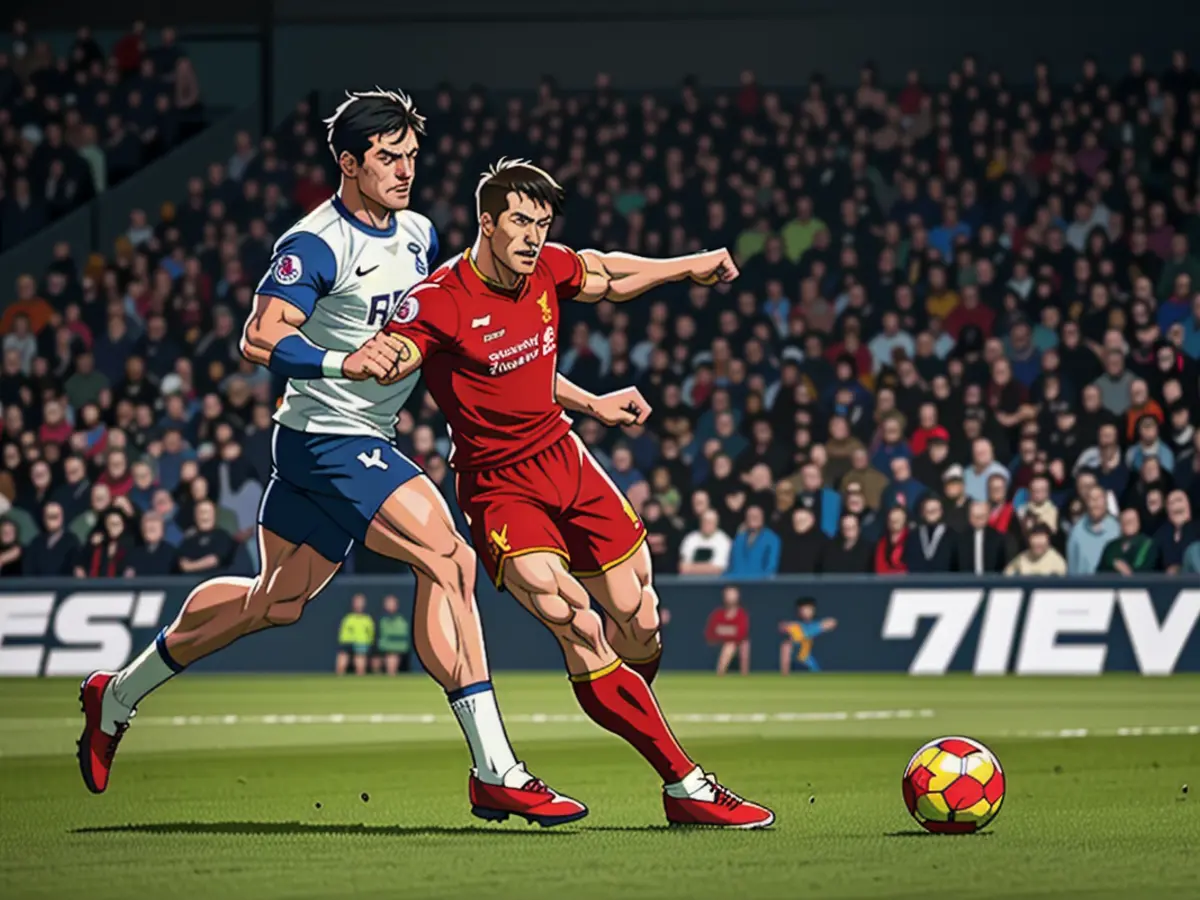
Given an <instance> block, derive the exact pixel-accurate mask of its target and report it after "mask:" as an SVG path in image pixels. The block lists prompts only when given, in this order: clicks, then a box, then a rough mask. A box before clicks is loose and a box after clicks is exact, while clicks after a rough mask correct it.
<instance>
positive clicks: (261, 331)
mask: <svg viewBox="0 0 1200 900" xmlns="http://www.w3.org/2000/svg"><path fill="white" fill-rule="evenodd" d="M307 319H308V315H307V314H306V313H305V312H304V310H302V309H300V308H299V307H298V306H295V305H294V304H292V303H289V302H288V301H287V300H284V299H283V298H282V297H273V296H271V295H269V294H255V295H254V308H253V309H252V310H251V313H250V317H249V318H248V319H247V320H246V326H245V328H244V329H243V330H242V340H241V350H242V356H244V357H245V358H246V359H248V360H250V361H251V362H253V363H257V364H258V365H260V366H266V367H267V368H269V369H270V370H271V371H272V372H277V373H279V374H280V375H284V376H286V377H288V378H302V379H309V378H349V379H351V380H352V381H365V380H366V379H368V378H374V379H375V380H377V381H379V382H382V383H384V384H391V383H393V382H395V381H399V380H400V378H403V377H404V375H403V374H402V375H397V370H398V368H399V365H400V357H401V355H402V354H403V352H404V351H405V347H404V344H403V342H402V340H401V339H399V338H397V337H394V336H391V335H385V334H383V333H380V334H377V335H375V336H374V337H372V338H371V339H370V340H368V341H367V342H366V343H365V344H363V345H362V346H361V347H359V348H358V349H357V350H354V351H352V352H344V351H338V350H329V349H326V348H324V347H318V346H317V345H316V344H314V343H313V342H312V341H310V340H309V339H308V338H307V337H305V336H304V334H302V333H301V331H300V327H301V326H302V325H303V324H304V323H305V321H306V320H307ZM404 374H408V373H407V372H405V373H404Z"/></svg>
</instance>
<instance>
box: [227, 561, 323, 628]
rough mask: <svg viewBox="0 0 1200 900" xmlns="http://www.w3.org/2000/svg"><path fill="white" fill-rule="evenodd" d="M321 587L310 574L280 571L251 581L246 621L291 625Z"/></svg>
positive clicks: (321, 584) (288, 570) (296, 620)
mask: <svg viewBox="0 0 1200 900" xmlns="http://www.w3.org/2000/svg"><path fill="white" fill-rule="evenodd" d="M322 587H323V583H315V579H314V578H313V577H311V573H308V572H299V571H297V570H290V569H288V568H284V569H281V570H279V571H277V572H274V573H271V574H270V575H268V576H266V577H263V578H260V579H258V580H257V581H255V583H254V586H253V587H252V588H251V589H250V593H249V595H248V597H247V602H246V612H247V614H248V618H251V619H253V620H254V621H255V622H256V623H261V624H266V625H273V626H282V625H294V624H295V623H296V622H298V621H300V617H301V615H303V614H304V607H305V604H307V603H308V601H309V600H311V599H312V598H313V597H314V596H315V595H316V594H317V592H318V591H320V589H321V588H322Z"/></svg>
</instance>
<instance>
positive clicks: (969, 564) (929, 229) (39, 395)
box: [0, 53, 1200, 578]
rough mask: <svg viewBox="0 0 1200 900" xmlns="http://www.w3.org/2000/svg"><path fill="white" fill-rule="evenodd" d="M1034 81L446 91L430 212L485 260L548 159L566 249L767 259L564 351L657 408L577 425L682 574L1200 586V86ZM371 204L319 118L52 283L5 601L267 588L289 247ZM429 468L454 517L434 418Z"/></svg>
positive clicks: (571, 362) (12, 505)
mask: <svg viewBox="0 0 1200 900" xmlns="http://www.w3.org/2000/svg"><path fill="white" fill-rule="evenodd" d="M1032 74H1033V77H1032V80H1031V81H1030V82H1029V83H1028V84H1021V85H1019V86H1018V85H1013V86H1010V85H1009V84H1008V83H1007V82H1006V80H1005V78H1004V77H1003V76H1002V75H1001V74H999V73H998V72H994V71H987V72H985V71H984V70H983V69H982V68H981V67H980V65H979V63H978V61H977V60H975V59H974V58H972V57H966V58H965V59H963V61H962V63H961V65H960V66H959V67H958V68H957V69H955V70H954V71H952V72H950V73H948V75H947V76H946V77H945V80H944V82H943V83H941V84H939V85H937V86H932V85H929V84H927V83H926V82H925V81H924V80H923V75H922V74H921V73H919V72H917V71H913V72H910V73H908V75H907V77H906V78H905V79H904V84H903V87H902V88H901V89H900V90H898V91H891V92H889V91H885V90H884V89H883V88H882V87H881V86H880V83H879V77H880V76H879V73H877V72H876V71H875V70H874V69H873V68H872V67H871V66H869V65H868V66H865V67H864V68H863V69H862V72H861V80H860V83H859V84H858V85H857V86H856V87H854V88H852V89H850V90H839V89H835V88H834V87H832V86H830V85H828V84H826V83H824V81H823V80H822V79H820V78H819V77H814V78H813V79H812V80H811V82H810V83H809V84H808V85H807V87H806V88H804V89H803V90H799V91H795V92H786V91H775V90H770V89H767V88H764V87H762V86H760V85H759V84H757V82H756V81H755V78H754V76H753V74H752V73H750V72H747V73H745V74H744V75H743V77H742V80H741V84H740V85H739V86H737V87H736V88H734V89H732V90H722V91H702V90H700V89H699V88H698V87H697V86H695V85H693V84H691V83H685V84H684V86H683V88H682V89H681V90H680V91H679V92H678V94H677V95H675V96H670V97H664V96H659V95H649V94H647V95H632V94H628V93H623V92H620V91H617V90H616V89H614V88H613V87H612V85H611V84H610V82H609V80H608V78H607V77H606V76H603V75H602V76H600V77H599V78H598V79H597V82H596V85H595V88H594V90H592V91H589V92H586V93H579V94H572V93H565V92H561V91H559V90H558V89H556V87H555V85H554V84H553V83H551V82H549V81H547V82H545V83H543V84H541V85H540V86H539V88H538V90H537V92H536V95H532V96H495V95H489V94H488V93H486V92H485V91H483V90H481V89H472V90H468V91H465V92H457V91H453V90H451V89H449V88H446V89H444V90H441V91H439V92H437V94H436V96H433V97H430V98H422V100H423V103H422V108H423V109H422V111H424V112H425V113H427V115H428V122H427V130H428V136H427V138H426V140H425V149H424V151H423V154H422V156H421V160H420V164H419V170H418V176H417V177H418V182H417V198H418V199H417V202H416V204H415V205H416V208H417V209H419V210H420V211H421V212H424V213H426V214H428V215H429V216H430V217H431V218H432V219H433V220H434V222H435V224H436V225H437V227H438V229H439V232H440V233H441V243H442V247H443V254H444V255H447V256H448V255H449V254H452V253H457V252H458V251H460V250H461V249H463V248H464V247H465V246H467V244H468V242H469V241H470V240H471V239H472V238H473V236H474V225H473V217H474V206H473V197H472V194H473V189H474V185H475V180H476V177H477V175H478V173H479V172H480V171H482V170H483V168H484V167H485V166H486V164H487V163H489V162H491V161H493V160H494V159H495V158H497V157H499V156H502V155H508V156H518V157H530V158H532V159H533V161H534V162H537V163H539V164H541V165H543V166H544V167H546V168H547V169H548V170H549V171H551V172H552V173H554V174H555V175H556V176H557V177H558V178H560V179H561V180H562V182H563V184H564V185H565V187H566V188H567V191H568V201H567V207H566V213H565V215H564V216H563V217H561V218H560V220H559V221H558V222H557V223H556V225H555V229H554V232H553V234H552V237H553V238H554V239H558V240H562V241H564V242H566V243H568V244H571V245H573V246H577V247H583V246H597V247H602V248H621V249H625V250H628V251H630V252H635V253H643V254H646V255H652V256H653V255H666V254H675V253H686V252H691V251H694V250H699V249H701V248H704V247H714V246H720V245H728V246H730V247H732V248H733V249H734V252H735V256H736V258H737V260H738V262H739V265H740V267H741V271H742V274H741V277H740V278H739V279H738V280H737V282H736V283H734V284H733V285H730V286H721V287H706V286H701V285H689V284H677V285H672V286H670V287H668V288H666V289H663V290H661V291H659V292H657V293H655V294H653V295H651V296H650V297H649V298H645V299H643V300H641V301H638V302H636V303H633V304H630V305H628V306H616V305H613V304H609V303H605V304H600V305H599V306H596V307H580V308H574V307H571V308H569V309H568V310H567V312H566V314H565V318H564V325H563V329H564V332H569V333H564V335H563V337H562V341H561V344H562V350H561V351H560V353H561V355H560V368H561V370H562V371H563V372H564V373H565V374H566V375H567V376H568V377H570V378H571V379H572V380H574V381H576V382H578V383H579V384H581V385H583V386H585V387H587V388H589V389H592V390H595V391H605V390H610V389H615V388H618V387H623V386H626V385H628V384H636V385H637V386H638V387H639V388H640V389H641V390H642V392H643V393H644V394H645V396H646V397H647V399H648V400H649V402H650V403H651V404H652V405H653V407H654V414H653V416H652V417H651V419H650V421H649V423H648V425H647V426H646V427H644V428H626V429H623V430H613V431H608V430H605V429H604V428H602V427H601V426H600V425H599V424H598V423H596V422H594V421H591V420H583V421H579V422H578V423H577V427H578V428H579V430H580V433H581V435H582V437H583V439H584V441H585V442H586V443H587V444H588V445H589V446H590V447H591V448H592V450H593V452H594V453H595V454H596V455H597V457H598V458H599V459H600V460H601V461H602V463H603V464H604V465H605V466H606V467H607V468H608V470H609V472H610V473H611V475H612V478H613V479H614V481H615V482H616V483H617V484H618V485H619V486H620V487H621V488H622V489H623V490H625V491H626V492H627V494H628V495H629V497H630V500H631V501H632V503H633V504H634V506H635V507H636V508H637V509H638V510H639V512H640V513H641V515H642V517H643V519H644V522H645V525H646V531H647V535H648V541H649V545H650V548H651V551H652V553H653V556H654V559H655V565H656V567H657V570H658V571H659V572H663V573H674V572H678V573H681V574H685V575H687V574H724V575H728V576H731V577H743V578H762V577H770V576H772V575H774V574H776V573H821V572H829V573H833V572H838V573H849V572H876V573H883V574H891V573H904V572H914V573H916V572H948V571H960V572H975V573H983V572H1001V571H1003V572H1009V573H1015V574H1024V575H1052V574H1064V573H1067V572H1070V573H1075V574H1087V573H1093V572H1097V571H1109V572H1120V573H1124V574H1130V573H1132V572H1135V571H1136V572H1143V571H1166V572H1177V571H1188V572H1198V571H1200V531H1198V530H1197V526H1196V525H1195V524H1193V523H1192V521H1191V518H1192V516H1191V510H1192V509H1193V508H1196V507H1197V506H1198V505H1200V433H1198V431H1197V428H1196V425H1197V417H1198V416H1200V209H1198V208H1197V203H1198V202H1200V197H1198V193H1200V190H1198V189H1200V181H1198V177H1197V176H1198V172H1197V164H1198V161H1200V157H1198V153H1197V136H1198V135H1200V77H1198V76H1197V74H1196V73H1195V72H1194V71H1193V70H1192V69H1191V67H1190V65H1189V62H1188V59H1187V57H1186V55H1185V54H1184V53H1176V54H1175V55H1174V56H1173V58H1172V59H1171V60H1170V61H1169V62H1168V64H1167V66H1166V68H1165V69H1154V70H1152V68H1151V62H1150V61H1147V60H1145V59H1143V58H1142V57H1141V56H1140V55H1136V54H1135V55H1134V56H1132V57H1131V59H1130V64H1129V68H1128V71H1127V72H1124V73H1120V74H1116V73H1101V72H1099V71H1097V69H1096V66H1095V64H1094V63H1093V62H1092V61H1090V60H1089V61H1085V62H1084V63H1083V66H1082V69H1081V71H1079V72H1078V73H1066V72H1059V73H1052V72H1051V71H1050V69H1049V67H1048V66H1046V65H1039V66H1038V67H1037V69H1036V70H1035V72H1034V73H1032ZM1053 76H1058V77H1053ZM1110 76H1111V77H1110ZM335 177H336V170H335V169H334V167H333V161H332V159H330V158H329V154H328V152H327V151H326V149H325V148H324V143H323V132H322V126H321V123H320V120H319V116H318V111H317V110H315V109H312V108H310V107H309V106H308V105H307V104H301V105H300V106H299V107H298V108H297V109H296V111H295V112H294V113H293V114H292V115H291V116H290V117H289V119H288V120H287V122H286V123H285V124H284V126H283V127H282V128H281V129H279V130H278V131H277V132H276V134H274V135H272V136H270V137H267V138H265V139H263V140H262V141H260V142H257V143H256V142H254V141H253V140H252V139H251V138H250V136H249V135H245V134H243V135H239V137H238V139H237V142H236V146H235V147H234V149H233V154H232V156H231V157H230V158H229V159H228V161H226V162H223V163H218V162H214V163H213V164H212V165H211V166H210V167H209V169H208V171H207V172H206V173H204V175H203V176H198V177H196V178H194V179H193V180H192V181H191V182H190V183H189V184H188V185H187V192H186V197H185V198H184V199H183V200H182V201H181V202H180V203H179V204H178V205H170V204H169V205H167V206H166V207H164V210H163V213H164V214H163V217H162V218H161V220H156V219H154V218H153V217H151V216H149V215H147V214H146V213H144V212H141V211H135V212H134V213H133V215H132V221H131V223H130V228H129V231H128V233H127V235H126V236H125V237H124V238H123V239H122V240H121V241H120V242H119V244H118V246H117V247H116V248H115V250H114V253H113V255H112V256H111V258H107V259H106V258H101V257H94V258H93V259H92V260H91V261H90V262H89V264H88V265H87V267H86V268H85V269H84V270H83V271H81V272H77V271H76V270H75V267H74V264H73V263H72V262H71V255H70V253H69V248H66V247H62V248H59V250H58V251H57V253H56V260H55V262H54V263H53V265H52V266H51V267H50V269H49V271H48V272H46V273H44V274H42V275H40V276H38V277H35V276H34V275H32V274H31V275H29V276H26V277H24V278H22V279H21V281H20V283H19V284H18V285H17V299H16V302H15V303H13V304H12V305H10V306H9V307H8V308H7V309H6V310H5V311H4V313H3V318H2V319H0V333H2V334H3V339H2V340H3V361H2V365H3V371H2V373H0V404H2V405H3V412H4V419H3V432H2V436H0V442H2V445H3V446H2V448H0V452H2V455H3V466H2V467H0V512H3V513H4V515H3V517H2V518H0V573H2V574H4V575H9V574H17V573H24V574H47V575H48V574H65V573H74V574H76V575H79V576H81V577H97V576H105V575H121V574H166V573H168V572H184V573H189V574H196V575H197V577H202V576H203V575H205V574H207V573H213V572H217V571H222V570H229V569H232V570H236V571H243V570H246V569H247V568H249V567H251V566H252V565H253V555H254V553H255V545H254V541H253V531H254V520H255V511H256V508H257V505H258V501H259V499H260V497H261V494H262V490H263V486H264V485H265V484H266V482H267V479H268V477H269V471H270V452H269V450H270V447H269V442H270V415H271V410H272V406H273V398H274V397H275V396H276V395H277V392H278V389H279V385H278V384H276V383H273V381H272V377H271V375H270V374H269V373H268V372H266V371H265V370H263V369H258V368H255V367H253V366H251V365H249V364H248V363H246V362H244V361H242V360H241V359H240V357H239V354H238V350H237V339H238V335H239V332H240V327H241V322H242V321H243V319H244V317H245V316H246V314H247V311H248V310H249V308H250V303H251V298H252V296H253V292H254V288H255V284H256V281H257V279H258V277H259V276H260V274H261V273H262V272H263V271H264V270H265V268H266V266H267V261H268V259H269V256H270V253H271V247H272V243H273V240H274V238H275V237H277V236H278V235H279V234H281V233H282V231H283V230H285V229H286V228H287V227H288V226H289V225H290V224H291V223H292V222H294V221H295V219H296V218H297V217H299V216H300V215H301V214H303V213H304V212H305V211H306V210H308V209H311V208H313V207H314V206H315V205H317V204H318V203H320V202H321V201H322V200H323V199H325V198H326V197H327V196H328V194H329V193H330V191H331V190H332V186H333V185H335V184H336V180H335ZM568 306H570V305H568ZM397 440H398V442H399V444H400V446H401V447H402V448H403V449H404V450H405V451H406V452H407V453H409V454H410V455H411V456H412V457H413V458H414V459H415V460H416V461H417V462H418V463H419V464H421V465H422V466H424V467H425V469H426V470H427V471H428V473H429V474H430V477H431V478H432V479H433V480H434V481H435V482H436V483H438V484H439V485H440V486H441V487H442V489H443V490H444V492H445V493H446V494H447V495H448V496H451V495H452V493H453V491H452V481H453V479H452V478H451V477H448V472H447V466H446V462H445V455H446V452H447V449H448V448H447V442H446V438H445V429H444V427H443V423H442V420H441V417H440V415H439V414H438V412H437V410H436V409H435V408H434V407H433V406H432V404H431V403H430V402H429V401H428V398H427V397H425V396H424V395H423V393H422V392H420V391H418V393H417V394H415V395H414V399H413V401H412V402H410V405H409V408H408V409H406V410H405V411H404V413H402V415H401V418H400V420H399V422H398V424H397ZM360 554H361V555H360V556H359V557H358V565H359V566H369V565H371V563H370V560H369V556H370V555H369V554H367V553H366V551H360Z"/></svg>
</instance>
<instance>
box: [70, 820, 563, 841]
mask: <svg viewBox="0 0 1200 900" xmlns="http://www.w3.org/2000/svg"><path fill="white" fill-rule="evenodd" d="M572 833H573V832H572V831H556V830H555V829H552V828H551V829H547V828H521V829H514V828H502V827H491V828H488V827H484V826H481V825H466V826H463V827H461V828H447V827H443V826H439V825H339V824H334V823H330V824H323V823H320V822H144V823H130V824H126V825H100V826H96V827H92V828H75V829H73V830H72V831H71V834H255V835H263V834H300V835H304V834H312V835H326V836H327V835H349V836H352V837H415V836H422V835H435V836H453V837H463V836H470V835H475V834H486V835H488V836H489V837H490V836H492V835H498V836H502V837H539V836H541V835H547V836H553V835H556V834H561V835H567V834H572Z"/></svg>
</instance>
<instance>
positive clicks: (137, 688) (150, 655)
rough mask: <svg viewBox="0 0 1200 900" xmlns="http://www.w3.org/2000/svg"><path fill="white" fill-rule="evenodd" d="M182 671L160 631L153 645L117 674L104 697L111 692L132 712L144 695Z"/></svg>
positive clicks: (121, 704) (118, 701) (114, 697)
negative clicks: (172, 657) (169, 651)
mask: <svg viewBox="0 0 1200 900" xmlns="http://www.w3.org/2000/svg"><path fill="white" fill-rule="evenodd" d="M182 671H183V666H181V665H179V664H178V663H177V662H175V661H174V660H173V659H171V656H170V654H169V653H168V652H167V645H166V640H165V635H164V634H163V633H162V632H160V633H159V635H158V637H157V638H155V639H154V643H153V644H151V645H150V646H149V647H147V648H146V649H145V650H143V651H142V653H141V655H140V656H138V657H137V658H136V659H135V660H133V662H131V663H130V664H129V665H127V666H126V667H125V668H123V669H122V670H121V671H120V672H118V673H117V677H116V678H114V679H113V680H112V682H111V683H110V685H109V687H110V691H108V692H105V697H106V699H107V696H108V693H110V692H111V694H112V696H113V699H114V700H115V701H116V703H117V704H119V706H120V707H123V708H124V709H126V710H129V711H130V712H132V711H133V709H134V708H135V707H136V706H137V705H138V703H140V702H141V700H142V698H143V697H145V696H146V695H147V694H149V693H150V692H151V691H152V690H154V689H155V688H156V687H158V686H159V685H160V684H162V683H163V682H165V681H168V680H169V679H170V678H172V677H173V676H175V675H177V674H178V673H179V672H182ZM106 718H107V716H106ZM128 718H129V717H128V715H126V717H125V719H121V720H119V721H127V720H128Z"/></svg>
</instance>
